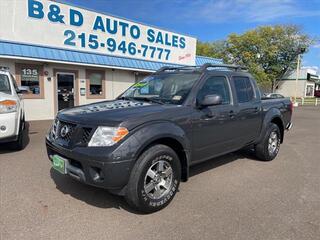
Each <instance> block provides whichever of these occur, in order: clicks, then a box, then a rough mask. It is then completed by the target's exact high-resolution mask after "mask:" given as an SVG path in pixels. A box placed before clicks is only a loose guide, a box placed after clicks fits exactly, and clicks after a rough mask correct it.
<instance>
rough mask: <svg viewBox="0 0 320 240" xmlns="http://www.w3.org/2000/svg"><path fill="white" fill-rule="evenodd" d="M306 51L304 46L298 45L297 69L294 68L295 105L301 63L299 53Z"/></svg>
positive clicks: (295, 102)
mask: <svg viewBox="0 0 320 240" xmlns="http://www.w3.org/2000/svg"><path fill="white" fill-rule="evenodd" d="M305 51H306V48H305V47H300V48H299V49H298V62H297V70H296V86H295V95H294V104H295V106H298V105H297V95H298V80H299V76H300V64H301V54H303V53H304V52H305Z"/></svg>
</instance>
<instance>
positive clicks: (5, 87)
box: [0, 74, 11, 94]
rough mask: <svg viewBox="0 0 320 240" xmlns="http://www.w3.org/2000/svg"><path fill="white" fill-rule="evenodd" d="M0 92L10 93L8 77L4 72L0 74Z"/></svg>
mask: <svg viewBox="0 0 320 240" xmlns="http://www.w3.org/2000/svg"><path fill="white" fill-rule="evenodd" d="M0 92H3V93H7V94H11V88H10V82H9V78H8V76H7V75H4V74H0Z"/></svg>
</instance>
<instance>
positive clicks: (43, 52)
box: [0, 41, 222, 71]
mask: <svg viewBox="0 0 320 240" xmlns="http://www.w3.org/2000/svg"><path fill="white" fill-rule="evenodd" d="M0 55H2V56H10V57H12V56H15V57H21V58H32V59H37V60H43V61H46V60H47V61H58V62H67V63H74V64H77V63H78V64H88V65H97V66H101V67H103V66H105V67H119V68H121V67H123V68H128V69H134V70H147V71H156V70H157V69H159V68H161V67H163V66H179V65H176V64H167V63H161V62H153V61H146V60H139V59H132V58H126V57H116V56H110V55H102V54H96V53H87V52H79V51H72V50H67V49H59V48H51V47H43V46H35V45H29V44H21V43H13V42H6V41H0ZM204 63H213V64H220V63H222V61H221V60H220V59H215V58H208V57H202V56H197V57H196V65H202V64H204Z"/></svg>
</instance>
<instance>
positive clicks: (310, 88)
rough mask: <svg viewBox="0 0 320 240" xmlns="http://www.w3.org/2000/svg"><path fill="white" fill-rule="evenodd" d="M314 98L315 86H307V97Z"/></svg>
mask: <svg viewBox="0 0 320 240" xmlns="http://www.w3.org/2000/svg"><path fill="white" fill-rule="evenodd" d="M313 96H314V86H313V85H307V89H306V97H313Z"/></svg>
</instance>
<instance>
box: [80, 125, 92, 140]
mask: <svg viewBox="0 0 320 240" xmlns="http://www.w3.org/2000/svg"><path fill="white" fill-rule="evenodd" d="M91 131H92V128H86V127H85V128H82V143H88V142H89V141H90V135H91Z"/></svg>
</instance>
